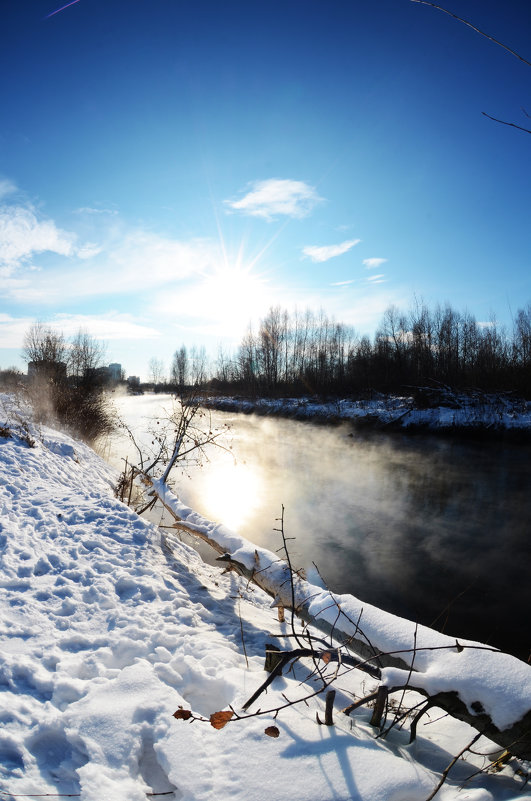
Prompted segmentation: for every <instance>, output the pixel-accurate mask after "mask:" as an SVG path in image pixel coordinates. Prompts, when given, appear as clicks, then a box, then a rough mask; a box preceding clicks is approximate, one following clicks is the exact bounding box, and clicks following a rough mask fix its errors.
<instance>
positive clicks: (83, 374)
mask: <svg viewBox="0 0 531 801" xmlns="http://www.w3.org/2000/svg"><path fill="white" fill-rule="evenodd" d="M104 358H105V346H104V345H103V344H102V343H101V342H99V341H98V340H97V339H95V338H94V337H93V336H92V335H91V334H89V333H88V331H84V330H82V329H80V330H79V331H78V332H77V334H76V335H75V337H74V338H73V339H72V341H71V343H70V349H69V351H68V373H69V375H70V376H72V377H73V378H74V379H75V381H76V383H78V384H81V383H84V384H86V385H88V384H93V383H95V382H96V383H101V380H100V381H98V378H97V370H98V368H101V367H102V366H103V360H104Z"/></svg>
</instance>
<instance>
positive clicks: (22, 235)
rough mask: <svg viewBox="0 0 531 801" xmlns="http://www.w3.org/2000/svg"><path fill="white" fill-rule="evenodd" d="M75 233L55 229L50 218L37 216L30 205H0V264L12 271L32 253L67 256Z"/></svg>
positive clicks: (71, 251)
mask: <svg viewBox="0 0 531 801" xmlns="http://www.w3.org/2000/svg"><path fill="white" fill-rule="evenodd" d="M74 241H75V235H74V234H71V233H69V232H67V231H63V230H61V229H60V228H57V226H56V225H55V223H54V222H53V220H47V219H38V217H37V215H36V213H35V212H34V210H33V209H32V208H31V207H24V206H2V207H0V267H3V268H4V270H7V271H8V272H12V271H13V270H15V269H16V268H17V267H18V266H19V265H20V264H22V263H24V262H27V261H28V260H29V259H31V257H32V256H33V255H34V254H37V253H44V252H47V251H48V252H51V253H57V254H59V255H61V256H70V255H71V254H72V253H73V251H74Z"/></svg>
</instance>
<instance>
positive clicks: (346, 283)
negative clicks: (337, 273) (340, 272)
mask: <svg viewBox="0 0 531 801" xmlns="http://www.w3.org/2000/svg"><path fill="white" fill-rule="evenodd" d="M355 280H356V279H355V278H351V279H350V281H334V282H333V283H332V284H330V286H348V284H353V283H354V282H355Z"/></svg>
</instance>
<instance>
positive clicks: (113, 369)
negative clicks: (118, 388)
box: [108, 362, 122, 381]
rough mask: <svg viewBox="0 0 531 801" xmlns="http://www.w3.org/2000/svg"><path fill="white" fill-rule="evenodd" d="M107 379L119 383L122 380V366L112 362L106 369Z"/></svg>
mask: <svg viewBox="0 0 531 801" xmlns="http://www.w3.org/2000/svg"><path fill="white" fill-rule="evenodd" d="M108 370H109V378H110V380H111V381H121V379H122V365H121V364H118V362H113V363H112V364H110V365H109V367H108Z"/></svg>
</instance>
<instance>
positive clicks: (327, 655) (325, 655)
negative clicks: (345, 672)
mask: <svg viewBox="0 0 531 801" xmlns="http://www.w3.org/2000/svg"><path fill="white" fill-rule="evenodd" d="M321 659H322V660H323V662H324V663H325V665H328V663H329V662H330V660H331V659H332V654H331V653H330V651H325V652H324V653H322V654H321Z"/></svg>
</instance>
